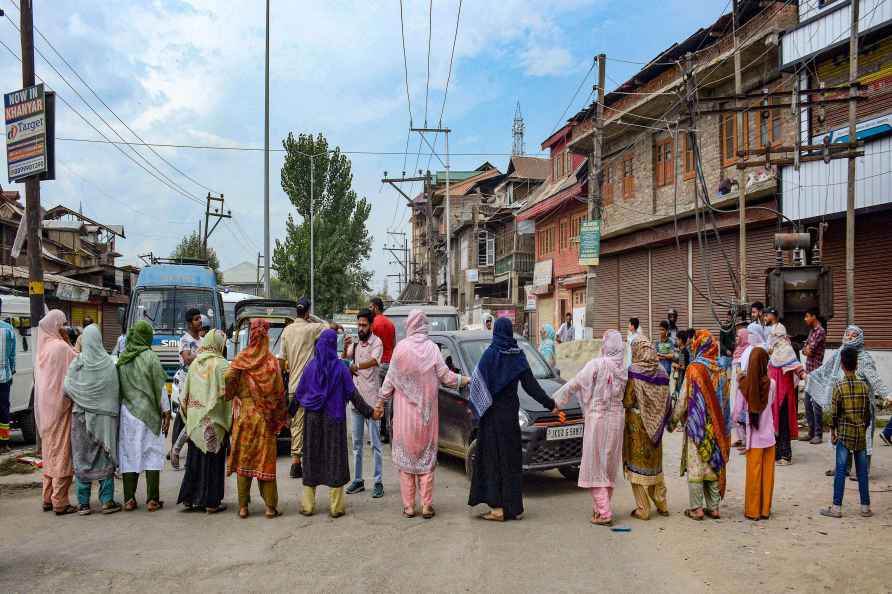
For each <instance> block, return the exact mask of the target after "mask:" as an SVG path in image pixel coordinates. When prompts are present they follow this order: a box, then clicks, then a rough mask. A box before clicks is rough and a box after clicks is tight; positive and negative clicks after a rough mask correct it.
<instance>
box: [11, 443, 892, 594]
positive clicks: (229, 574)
mask: <svg viewBox="0 0 892 594" xmlns="http://www.w3.org/2000/svg"><path fill="white" fill-rule="evenodd" d="M680 443H681V439H680V435H679V434H678V433H675V434H671V435H668V436H667V439H666V444H667V445H666V448H665V449H666V452H665V455H664V457H665V462H664V464H665V471H666V475H667V482H668V488H669V503H670V508H671V510H672V515H671V516H670V517H667V518H662V517H658V516H656V517H654V518H652V519H651V520H650V521H648V522H641V521H638V520H635V519H632V518H629V513H630V512H631V510H632V509H633V507H634V505H633V499H632V494H631V490H630V488H629V485H628V483H627V482H626V481H625V480H624V479H622V478H619V480H618V483H617V488H616V493H615V495H614V513H615V515H616V518H617V525H619V526H627V527H630V528H631V531H630V532H612V531H611V530H610V529H608V528H604V527H597V526H592V525H590V524H589V518H590V517H591V499H590V497H589V494H588V492H587V491H585V490H582V489H579V488H578V487H576V486H575V484H573V483H571V482H570V481H567V480H566V479H564V478H562V477H561V476H560V475H559V474H558V473H557V472H548V473H542V474H534V475H531V476H529V477H528V478H527V479H526V480H525V483H524V496H525V504H526V510H527V511H526V514H525V515H524V518H523V520H521V521H516V522H507V523H504V524H493V523H489V522H486V521H483V520H480V519H478V518H477V514H478V513H480V512H482V511H483V509H481V508H478V509H473V510H472V509H470V508H468V506H467V505H466V502H467V487H468V484H467V481H466V479H465V477H464V473H463V466H462V464H461V463H460V462H459V461H456V460H452V459H450V458H448V457H443V456H441V460H440V465H439V467H438V470H437V480H436V490H435V502H434V503H435V506H436V509H437V517H436V518H434V519H432V520H423V519H421V518H420V517H419V518H416V519H411V520H410V519H405V518H403V517H402V516H401V514H400V509H401V505H400V498H399V493H398V488H397V481H396V475H395V472H394V470H393V466H392V464H391V463H390V460H389V448H387V446H385V464H384V468H385V475H384V483H385V489H386V494H385V497H384V498H383V499H372V498H371V493H370V491H371V489H370V487H371V484H370V482H368V481H367V488H369V490H367V491H366V492H365V493H361V494H357V495H350V496H348V499H347V501H348V508H347V515H346V516H345V517H342V518H339V519H336V520H333V519H331V518H330V517H329V516H328V513H327V511H328V497H327V489H325V488H324V487H323V488H320V490H319V493H318V498H319V502H318V505H317V514H316V515H315V516H313V517H311V518H305V517H303V516H301V515H299V514H298V513H297V499H298V494H299V491H300V481H299V480H291V479H288V478H280V480H279V496H280V508H281V509H282V511H283V512H284V515H283V516H282V517H280V518H277V519H273V520H269V519H266V518H264V517H263V513H262V512H263V504H262V500H261V499H260V497H259V494H257V493H256V490H255V492H254V494H253V498H254V501H253V502H252V507H251V511H252V513H253V515H252V516H251V517H250V518H248V519H246V520H241V519H239V518H238V516H237V510H236V508H237V505H236V503H235V477H230V478H229V479H228V482H227V495H226V500H227V502H228V503H229V510H228V511H227V512H225V513H223V514H219V515H215V516H208V515H205V514H198V513H191V514H187V513H182V512H180V511H178V510H177V509H176V508H175V505H174V502H175V501H176V495H177V491H178V488H179V481H180V479H181V477H182V473H181V472H175V471H172V470H167V471H165V472H163V473H162V483H161V492H162V498H163V499H165V500H166V504H167V505H166V507H165V508H164V509H163V510H161V511H159V512H157V513H148V512H146V511H145V508H144V507H141V508H140V510H138V511H136V512H132V513H124V512H121V513H118V514H115V515H111V516H103V515H100V514H93V515H91V516H87V517H80V516H78V515H70V516H65V517H56V516H54V515H53V514H52V513H42V512H41V511H40V494H39V491H38V490H37V489H31V490H28V491H25V492H20V493H13V494H9V493H6V494H4V495H0V530H2V532H0V534H2V538H0V590H2V591H10V592H49V591H71V592H106V591H126V592H130V591H132V592H149V591H151V592H220V591H255V592H257V591H261V592H273V591H274V592H284V591H290V592H419V591H423V592H428V593H429V592H580V591H589V592H590V591H595V590H597V591H602V592H603V591H606V592H629V591H647V592H710V591H711V592H752V591H764V592H782V591H801V590H808V591H811V592H816V591H827V592H830V591H833V592H837V591H846V592H851V591H866V592H876V591H888V589H889V588H888V582H887V580H886V576H885V570H886V565H885V563H884V560H885V559H886V555H887V552H886V543H888V542H889V537H888V534H889V532H888V529H889V527H890V519H892V509H890V507H892V506H890V497H889V493H888V492H887V491H888V490H889V489H890V488H892V487H890V486H889V484H888V483H889V482H890V481H892V471H890V468H892V465H890V464H889V463H887V460H888V458H889V457H890V455H892V448H888V449H887V448H878V452H877V453H878V455H877V456H875V460H876V464H875V466H874V478H873V479H872V485H871V488H872V490H873V491H874V493H873V494H872V496H873V498H874V499H873V507H874V512H875V513H876V516H875V517H874V518H871V519H863V518H860V517H859V516H858V515H857V514H856V513H855V512H856V511H857V507H856V506H857V488H856V485H855V484H854V483H849V484H848V486H847V491H846V498H847V499H846V502H845V506H844V513H845V514H846V517H845V518H844V519H842V520H830V519H826V518H821V517H819V516H817V514H816V511H817V509H818V507H819V506H820V505H826V504H828V503H829V500H830V496H831V490H832V479H830V478H826V477H824V475H823V471H824V470H825V469H827V468H829V465H830V460H831V459H832V452H831V450H830V448H829V446H827V445H826V444H824V445H822V446H811V445H807V444H798V443H797V444H794V464H793V466H790V467H784V468H778V469H777V471H778V472H777V487H776V491H775V498H774V501H775V507H774V514H773V517H772V519H771V520H770V521H767V522H764V521H763V522H750V521H748V520H745V519H744V518H743V513H742V499H743V495H742V493H743V491H742V489H743V480H744V472H745V465H744V463H743V462H744V458H743V457H742V456H738V455H737V454H736V453H733V452H732V464H731V473H730V477H729V484H728V494H727V497H726V500H725V504H724V507H723V510H722V511H723V518H722V519H721V520H718V521H716V520H707V521H704V522H694V521H692V520H689V519H687V518H685V517H684V516H683V514H682V511H683V510H684V508H685V507H686V504H687V484H686V483H685V482H684V480H683V479H680V478H679V477H678V473H677V469H678V460H679V451H680ZM289 462H290V460H289V459H288V458H286V457H282V458H280V459H279V477H287V472H288V465H289ZM370 467H371V465H370V464H369V463H368V462H367V463H366V468H370ZM143 488H144V485H143V484H142V482H141V484H140V499H143V498H144V495H143V494H142V493H143ZM116 489H117V490H116V497H117V498H118V499H120V494H121V490H120V482H118V483H117V485H116ZM255 489H256V487H255ZM72 500H74V491H73V489H72ZM878 561H879V563H877V562H878Z"/></svg>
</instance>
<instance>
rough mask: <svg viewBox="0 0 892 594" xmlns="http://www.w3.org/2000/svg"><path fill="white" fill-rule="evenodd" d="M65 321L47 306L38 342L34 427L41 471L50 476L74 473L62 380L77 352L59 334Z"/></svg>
mask: <svg viewBox="0 0 892 594" xmlns="http://www.w3.org/2000/svg"><path fill="white" fill-rule="evenodd" d="M64 324H65V314H63V313H62V312H61V311H59V310H57V309H53V310H50V312H49V313H47V315H46V316H44V318H43V319H42V320H41V321H40V325H39V326H40V335H39V341H38V343H37V367H36V369H35V389H36V394H37V403H36V404H37V411H36V417H37V429H38V431H40V439H41V447H42V457H43V474H44V475H45V476H48V477H51V478H65V477H70V476H72V475H73V474H74V467H73V465H72V462H71V400H69V399H68V398H66V397H65V395H64V394H63V390H62V384H63V382H64V381H65V373H66V372H67V371H68V365H69V364H70V363H71V361H72V360H74V358H75V357H76V356H77V353H75V351H74V349H73V348H71V346H70V345H69V344H68V343H67V342H65V341H64V340H62V337H61V336H59V330H60V329H61V328H62V326H63V325H64Z"/></svg>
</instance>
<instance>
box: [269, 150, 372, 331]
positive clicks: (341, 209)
mask: <svg viewBox="0 0 892 594" xmlns="http://www.w3.org/2000/svg"><path fill="white" fill-rule="evenodd" d="M282 145H283V146H284V148H285V151H286V152H285V163H284V165H283V166H282V173H281V183H282V189H283V190H284V191H285V193H286V194H288V198H289V199H290V200H291V204H293V205H294V208H295V210H296V211H297V214H298V216H299V217H300V219H301V221H300V222H297V221H295V218H294V216H293V215H291V214H289V215H288V220H287V221H286V223H285V238H284V240H281V241H280V240H278V239H277V240H276V245H275V248H274V250H273V263H274V265H275V267H276V270H278V273H279V278H280V279H281V280H282V282H284V283H285V284H286V285H287V286H288V287H289V288H290V289H291V292H292V293H293V294H294V295H297V296H301V295H309V292H310V266H309V261H310V223H309V220H310V190H311V168H312V194H313V212H314V217H313V226H314V227H313V231H314V241H315V245H314V247H315V250H314V260H315V271H316V274H315V293H316V295H315V296H316V313H317V314H319V315H323V316H330V315H332V314H333V313H336V312H339V311H342V310H343V309H344V308H345V307H355V306H356V305H358V304H359V302H361V299H362V295H363V294H364V293H366V292H367V291H368V290H369V281H370V280H371V278H372V273H371V272H369V271H367V270H365V268H364V267H363V265H364V264H365V262H366V261H367V260H368V257H369V254H371V251H372V238H371V237H370V236H369V233H368V230H367V228H366V222H367V221H368V218H369V213H370V212H371V205H370V204H369V202H368V201H367V200H366V199H365V198H360V197H358V196H357V194H356V192H354V191H353V189H352V185H353V173H352V166H351V164H350V160H349V159H348V158H347V157H346V156H345V155H343V154H342V153H341V150H340V148H338V147H335V149H334V150H333V151H331V152H329V148H328V141H327V140H326V139H325V137H324V136H323V135H322V134H319V135H317V136H316V137H313V135H312V134H300V135H299V136H298V137H297V138H295V137H294V134H292V133H289V134H288V138H286V139H285V141H284V142H283V143H282ZM311 155H313V156H312V157H311Z"/></svg>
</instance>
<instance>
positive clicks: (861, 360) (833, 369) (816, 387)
mask: <svg viewBox="0 0 892 594" xmlns="http://www.w3.org/2000/svg"><path fill="white" fill-rule="evenodd" d="M842 349H855V350H856V351H858V371H857V372H856V373H857V374H858V375H859V376H861V377H862V378H864V380H865V381H867V383H868V384H870V387H871V390H872V391H873V392H874V396H875V397H879V398H888V395H889V389H888V388H887V387H886V384H885V382H884V381H883V380H882V378H880V375H879V373H877V368H876V363H875V362H874V360H873V357H871V356H870V353H868V352H867V351H865V350H864V331H863V330H862V329H861V328H859V327H858V326H855V325H851V326H848V327H847V328H846V331H845V333H844V334H843V337H842V344H841V345H840V348H838V349H837V350H836V351H835V352H834V353H833V354H832V355H830V357H829V358H827V359H824V364H823V365H821V366H820V367H818V368H817V369H815V370H814V371H812V372H811V373H809V374H808V376H807V379H806V383H805V391H806V393H807V394H808V395H809V396H811V397H812V398H813V399H814V400H815V402H817V403H818V404H820V405H821V406H822V407H825V408H826V407H828V406H830V402H831V400H832V398H833V386H834V385H836V381H837V380H839V379H842V377H843V372H842V366H841V364H840V359H839V353H840V352H841V351H842Z"/></svg>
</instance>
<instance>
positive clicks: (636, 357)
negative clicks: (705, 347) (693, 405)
mask: <svg viewBox="0 0 892 594" xmlns="http://www.w3.org/2000/svg"><path fill="white" fill-rule="evenodd" d="M629 386H630V388H629V389H631V390H632V393H633V394H634V396H635V401H636V402H637V404H638V410H639V411H640V414H641V422H642V423H643V424H644V429H645V431H647V435H648V437H650V440H651V442H652V443H653V444H654V445H657V444H659V443H660V441H661V439H662V437H663V428H664V427H665V424H666V421H667V419H668V418H669V408H670V401H669V376H668V375H667V374H666V371H665V370H664V369H663V366H662V365H660V361H659V359H658V358H657V352H656V350H654V347H653V345H652V344H651V342H650V340H648V339H647V338H646V337H644V336H641V337H639V338H638V339H637V340H636V341H635V342H633V343H632V366H631V367H629Z"/></svg>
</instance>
